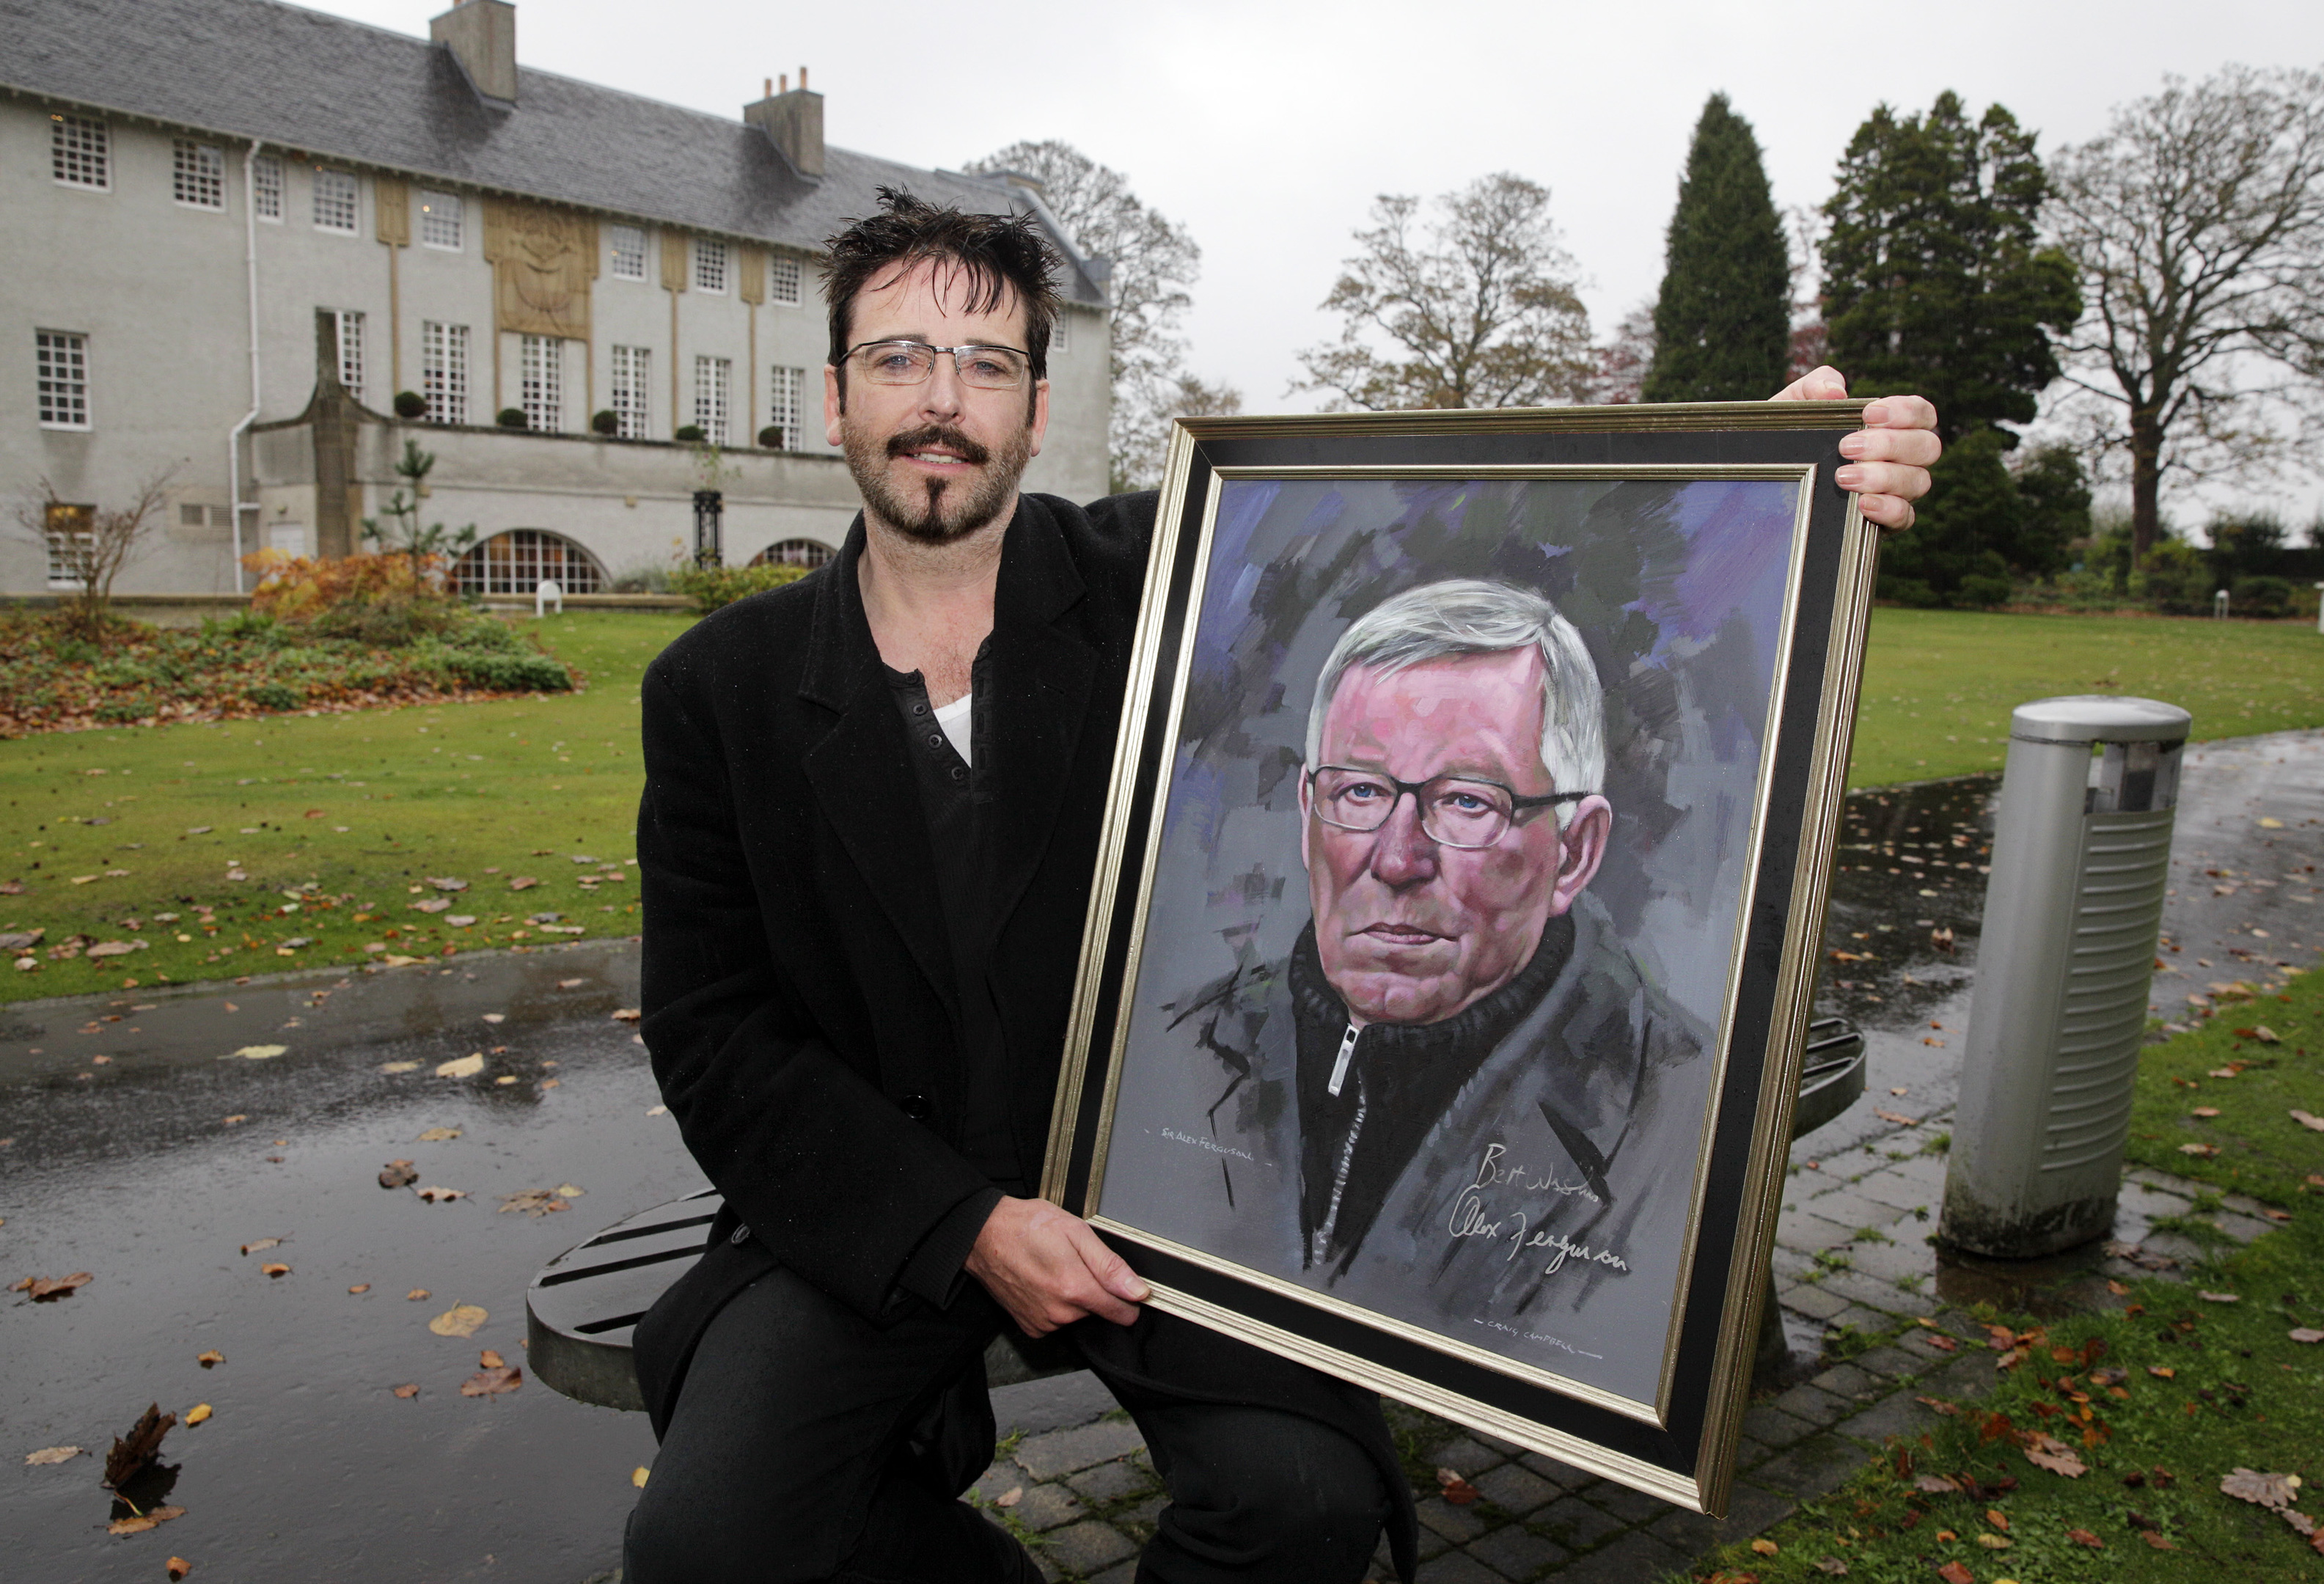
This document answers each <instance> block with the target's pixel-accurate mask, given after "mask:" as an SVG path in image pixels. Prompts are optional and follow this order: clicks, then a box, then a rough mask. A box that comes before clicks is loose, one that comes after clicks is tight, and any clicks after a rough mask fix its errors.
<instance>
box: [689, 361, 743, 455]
mask: <svg viewBox="0 0 2324 1584" xmlns="http://www.w3.org/2000/svg"><path fill="white" fill-rule="evenodd" d="M733 378H734V364H733V360H732V359H731V358H724V357H699V356H697V357H696V359H695V360H694V422H695V425H696V428H700V429H701V430H702V437H703V438H704V439H705V440H707V441H709V442H710V443H711V444H712V445H714V446H724V445H725V444H726V443H727V434H726V411H727V409H728V408H730V407H731V406H733V402H732V401H729V400H728V396H729V393H730V391H731V390H732V388H733Z"/></svg>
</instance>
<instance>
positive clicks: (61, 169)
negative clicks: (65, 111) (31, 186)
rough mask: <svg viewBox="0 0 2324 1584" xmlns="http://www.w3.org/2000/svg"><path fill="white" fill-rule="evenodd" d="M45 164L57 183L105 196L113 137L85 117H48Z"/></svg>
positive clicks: (110, 184)
mask: <svg viewBox="0 0 2324 1584" xmlns="http://www.w3.org/2000/svg"><path fill="white" fill-rule="evenodd" d="M49 162H50V168H51V170H54V171H55V172H56V178H57V180H58V181H60V182H61V183H62V184H63V185H65V186H67V187H86V188H89V189H93V190H95V191H97V192H106V191H109V190H111V189H112V187H113V134H112V133H111V132H110V131H109V130H108V129H107V128H106V124H105V123H104V122H102V121H91V120H89V119H88V117H87V116H85V115H51V116H50V117H49Z"/></svg>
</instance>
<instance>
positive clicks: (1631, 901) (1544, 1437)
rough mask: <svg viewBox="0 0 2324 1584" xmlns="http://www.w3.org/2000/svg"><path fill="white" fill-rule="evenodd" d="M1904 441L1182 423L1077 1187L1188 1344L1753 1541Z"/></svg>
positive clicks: (1666, 431) (1068, 1132)
mask: <svg viewBox="0 0 2324 1584" xmlns="http://www.w3.org/2000/svg"><path fill="white" fill-rule="evenodd" d="M1863 406H1864V403H1862V402H1860V401H1841V402H1815V403H1802V402H1748V403H1732V404H1718V405H1702V406H1686V407H1646V406H1640V407H1623V408H1598V409H1565V410H1526V411H1499V412H1496V411H1446V412H1424V413H1394V414H1371V413H1365V414H1347V415H1328V416H1323V417H1314V418H1298V419H1195V420H1189V421H1187V422H1185V423H1184V424H1183V425H1182V427H1181V428H1180V430H1179V432H1178V434H1177V436H1176V442H1175V445H1174V447H1173V449H1172V452H1171V460H1170V470H1169V476H1168V483H1167V487H1166V489H1165V490H1164V492H1163V494H1162V500H1161V505H1160V513H1159V516H1158V518H1157V526H1156V530H1155V537H1154V544H1153V550H1152V557H1151V562H1150V565H1149V568H1148V583H1147V591H1146V600H1145V605H1144V607H1143V612H1142V615H1141V620H1140V625H1139V634H1138V640H1137V649H1136V654H1135V658H1134V661H1133V664H1132V669H1131V675H1130V690H1129V694H1128V697H1127V700H1126V703H1125V705H1124V710H1125V719H1124V723H1123V732H1122V735H1121V738H1120V742H1121V747H1120V752H1119V756H1118V759H1117V761H1116V765H1115V776H1114V783H1113V788H1112V795H1111V805H1110V807H1109V810H1108V815H1107V822H1106V825H1105V831H1104V835H1103V839H1102V847H1101V855H1100V860H1099V866H1098V872H1097V876H1096V880H1095V884H1094V886H1093V891H1092V898H1091V904H1090V910H1089V915H1088V924H1087V934H1086V936H1085V939H1084V950H1083V958H1082V968H1081V976H1080V981H1079V985H1078V990H1077V996H1076V1001H1075V1005H1074V1019H1073V1023H1072V1027H1071V1033H1070V1035H1069V1038H1068V1046H1067V1053H1066V1062H1065V1073H1064V1076H1063V1078H1062V1080H1061V1082H1060V1084H1059V1089H1058V1094H1057V1100H1056V1119H1055V1123H1054V1126H1053V1127H1052V1129H1051V1136H1050V1150H1049V1158H1048V1161H1047V1168H1046V1173H1045V1178H1044V1184H1043V1192H1044V1194H1045V1196H1047V1197H1048V1198H1050V1199H1052V1200H1053V1201H1055V1202H1057V1203H1059V1204H1063V1205H1065V1206H1066V1207H1067V1208H1070V1209H1072V1210H1074V1211H1077V1212H1079V1213H1081V1214H1083V1215H1084V1216H1086V1217H1088V1218H1089V1220H1091V1221H1092V1222H1093V1224H1094V1225H1095V1226H1096V1227H1097V1229H1099V1231H1100V1232H1101V1234H1102V1236H1103V1237H1105V1238H1106V1239H1107V1240H1108V1241H1109V1242H1110V1243H1111V1245H1112V1246H1113V1247H1114V1248H1117V1249H1118V1250H1119V1251H1120V1253H1121V1254H1122V1256H1123V1257H1125V1258H1126V1259H1128V1260H1129V1262H1130V1264H1131V1265H1132V1266H1134V1267H1135V1268H1136V1269H1137V1270H1138V1271H1139V1274H1140V1275H1142V1276H1143V1277H1144V1278H1145V1279H1146V1280H1147V1281H1148V1284H1149V1285H1151V1286H1152V1287H1153V1289H1154V1294H1155V1296H1154V1299H1153V1303H1155V1305H1156V1306H1157V1307H1158V1308H1161V1309H1163V1310H1166V1311H1168V1312H1173V1313H1176V1314H1180V1315H1184V1316H1186V1317H1187V1318H1190V1319H1192V1320H1194V1321H1197V1322H1201V1323H1203V1324H1205V1325H1210V1326H1213V1327H1216V1328H1218V1329H1220V1330H1222V1331H1226V1332H1229V1333H1231V1334H1232V1335H1234V1336H1237V1337H1240V1338H1243V1339H1245V1340H1249V1341H1250V1342H1253V1343H1256V1344H1257V1345H1259V1346H1260V1347H1264V1348H1268V1349H1275V1350H1277V1351H1278V1352H1281V1353H1284V1354H1287V1355H1289V1356H1291V1357H1294V1358H1298V1359H1301V1360H1303V1361H1305V1362H1306V1363H1309V1364H1312V1365H1314V1366H1315V1367H1316V1368H1321V1369H1323V1370H1325V1371H1328V1372H1330V1373H1332V1374H1334V1375H1338V1376H1341V1377H1344V1378H1347V1379H1349V1380H1352V1381H1355V1382H1358V1383H1360V1384H1361V1385H1364V1386H1369V1387H1372V1388H1375V1389H1377V1390H1379V1391H1380V1392H1382V1393H1384V1394H1386V1395H1389V1396H1392V1397H1396V1398H1398V1399H1401V1400H1402V1401H1405V1402H1407V1403H1410V1404H1415V1405H1416V1406H1418V1407H1421V1408H1424V1409H1426V1410H1429V1411H1431V1412H1433V1413H1436V1414H1442V1415H1443V1416H1444V1417H1447V1418H1450V1419H1452V1420H1455V1421H1458V1422H1461V1423H1465V1424H1468V1425H1470V1426H1471V1427H1473V1428H1476V1429H1479V1430H1481V1431H1484V1432H1489V1433H1490V1434H1493V1435H1497V1436H1499V1437H1502V1438H1504V1439H1506V1440H1508V1441H1516V1442H1518V1443H1520V1444H1522V1445H1525V1446H1528V1447H1531V1448H1534V1449H1535V1450H1540V1451H1543V1452H1545V1453H1548V1454H1550V1455H1552V1456H1554V1457H1556V1458H1559V1459H1562V1460H1564V1461H1566V1462H1569V1463H1572V1464H1577V1465H1579V1466H1581V1467H1582V1468H1585V1469H1591V1471H1593V1472H1596V1473H1599V1474H1601V1475H1604V1476H1606V1477H1608V1478H1613V1479H1617V1480H1619V1481H1622V1482H1624V1483H1626V1484H1628V1485H1630V1486H1633V1487H1637V1488H1638V1489H1640V1490H1644V1491H1647V1492H1650V1493H1652V1494H1654V1495H1655V1496H1657V1497H1663V1498H1665V1499H1666V1500H1668V1501H1671V1502H1674V1503H1676V1504H1678V1505H1680V1506H1687V1507H1692V1508H1695V1509H1698V1510H1701V1511H1705V1512H1711V1513H1718V1512H1720V1511H1722V1510H1723V1506H1724V1502H1725V1496H1726V1487H1727V1484H1728V1479H1729V1471H1730V1469H1731V1465H1732V1461H1733V1456H1734V1447H1735V1441H1736V1437H1737V1433H1738V1423H1739V1421H1740V1417H1741V1414H1742V1410H1743V1401H1744V1395H1745V1392H1746V1389H1747V1387H1748V1377H1749V1373H1750V1367H1751V1359H1752V1354H1753V1344H1754V1341H1755V1339H1756V1322H1757V1315H1758V1312H1759V1305H1760V1303H1761V1301H1762V1298H1763V1296H1764V1294H1763V1292H1762V1289H1763V1287H1764V1285H1765V1280H1766V1269H1767V1257H1768V1247H1769V1242H1770V1239H1772V1237H1773V1235H1774V1229H1775V1211H1776V1208H1777V1200H1778V1196H1779V1193H1780V1190H1781V1185H1782V1182H1783V1173H1784V1159H1785V1153H1786V1151H1785V1145H1786V1142H1787V1139H1788V1137H1789V1135H1788V1128H1789V1123H1790V1112H1791V1106H1792V1102H1793V1100H1794V1096H1795V1093H1796V1090H1797V1085H1798V1078H1799V1068H1800V1062H1801V1051H1802V1048H1803V1037H1804V1033H1805V1028H1806V1024H1807V1020H1808V1015H1809V1008H1810V1004H1811V999H1812V994H1813V990H1814V987H1815V979H1816V962H1817V955H1818V951H1817V946H1818V942H1819V941H1820V939H1821V929H1822V922H1823V912H1824V904H1825V895H1826V886H1827V882H1828V879H1829V874H1830V869H1831V848H1832V842H1833V837H1834V831H1835V828H1836V824H1837V815H1838V811H1839V806H1840V796H1841V792H1842V790H1843V786H1844V782H1845V779H1846V770H1847V764H1848V752H1849V732H1850V728H1851V725H1852V723H1853V720H1854V714H1855V705H1856V693H1857V685H1858V675H1859V670H1860V666H1861V658H1862V653H1863V639H1864V623H1865V619H1866V616H1867V612H1868V610H1869V606H1870V603H1871V587H1872V576H1873V571H1874V566H1875V561H1876V558H1877V529H1876V527H1875V526H1874V525H1873V524H1871V523H1869V522H1867V521H1866V520H1863V519H1862V518H1861V517H1860V516H1859V515H1858V512H1857V511H1856V510H1855V505H1854V501H1853V498H1852V497H1850V496H1849V495H1848V494H1847V493H1844V492H1842V491H1841V490H1840V488H1839V487H1838V486H1837V485H1836V484H1835V483H1833V477H1832V475H1833V473H1834V471H1835V470H1836V469H1837V468H1838V467H1839V466H1840V460H1841V459H1840V454H1839V450H1838V442H1839V440H1840V437H1841V436H1842V435H1843V434H1845V433H1846V432H1847V431H1849V430H1850V429H1853V428H1858V427H1859V425H1860V421H1861V419H1860V414H1861V411H1862V409H1863Z"/></svg>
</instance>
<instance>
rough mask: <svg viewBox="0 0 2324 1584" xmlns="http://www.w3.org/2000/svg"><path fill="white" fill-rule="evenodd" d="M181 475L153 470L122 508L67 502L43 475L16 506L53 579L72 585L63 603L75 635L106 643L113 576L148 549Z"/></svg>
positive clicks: (172, 470)
mask: <svg viewBox="0 0 2324 1584" xmlns="http://www.w3.org/2000/svg"><path fill="white" fill-rule="evenodd" d="M176 474H177V468H176V467H175V466H169V467H163V468H161V469H159V470H157V471H156V472H154V473H152V474H148V475H147V476H146V478H145V480H144V482H143V483H141V484H139V485H138V486H137V493H136V495H135V496H134V498H133V499H131V500H130V501H129V502H127V503H126V504H125V505H121V506H103V505H98V504H94V503H84V502H73V501H66V500H63V499H61V498H60V497H59V495H58V494H57V490H56V486H55V485H54V484H52V483H50V482H49V481H48V479H47V478H46V477H43V478H42V480H41V481H40V483H38V484H37V485H35V486H34V488H33V489H32V492H31V493H28V494H27V495H26V496H25V497H24V499H23V502H22V503H21V504H20V505H19V506H18V507H17V509H16V522H17V525H18V526H19V527H20V528H22V529H23V532H24V535H25V537H26V538H28V539H31V540H32V542H33V543H35V544H36V545H38V546H40V547H41V549H42V552H43V554H45V555H46V557H48V562H49V566H50V568H51V576H52V577H53V578H54V580H55V581H56V582H59V583H61V584H64V585H67V587H68V590H69V592H67V593H66V594H65V595H64V598H63V600H62V602H61V603H62V606H63V609H64V612H65V617H66V624H67V625H68V626H69V627H70V628H71V629H72V631H73V632H74V633H75V635H76V636H78V637H80V638H83V639H86V640H88V641H89V642H92V643H100V642H102V641H104V638H105V630H106V622H107V621H108V619H109V618H110V616H111V614H112V609H113V580H114V579H115V578H116V577H118V576H121V572H122V569H123V568H124V567H125V566H128V565H129V563H131V562H132V561H134V560H135V559H136V558H137V557H138V556H139V555H140V554H142V553H143V550H144V549H145V548H146V545H145V541H146V539H148V538H149V537H150V536H151V535H152V531H153V530H154V529H155V528H156V527H157V526H158V525H159V524H160V522H161V507H162V503H163V502H164V500H165V499H166V497H167V495H168V493H169V487H170V481H171V478H173V477H174V476H176Z"/></svg>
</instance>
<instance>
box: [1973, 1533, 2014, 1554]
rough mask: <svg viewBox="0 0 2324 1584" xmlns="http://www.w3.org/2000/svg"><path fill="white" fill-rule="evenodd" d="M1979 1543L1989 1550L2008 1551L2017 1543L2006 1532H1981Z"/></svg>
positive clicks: (1978, 1538)
mask: <svg viewBox="0 0 2324 1584" xmlns="http://www.w3.org/2000/svg"><path fill="white" fill-rule="evenodd" d="M1977 1543H1978V1544H1979V1545H1981V1546H1983V1547H1985V1549H1986V1550H1987V1551H2007V1550H2008V1549H2009V1548H2010V1547H2011V1546H2013V1545H2015V1544H2016V1542H2015V1541H2014V1540H2012V1539H2010V1538H2009V1536H2007V1535H2006V1534H1980V1535H1978V1537H1977Z"/></svg>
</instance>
